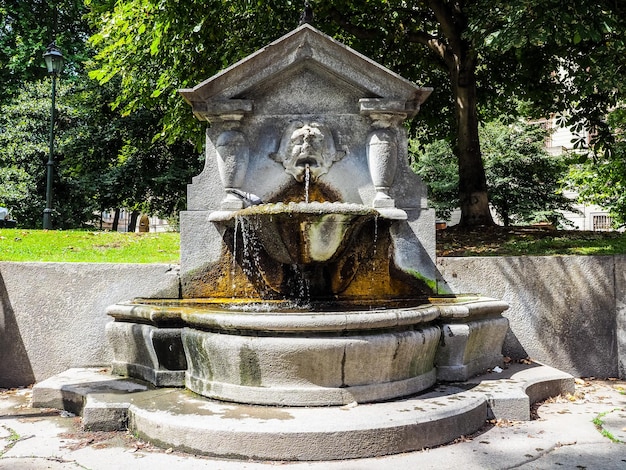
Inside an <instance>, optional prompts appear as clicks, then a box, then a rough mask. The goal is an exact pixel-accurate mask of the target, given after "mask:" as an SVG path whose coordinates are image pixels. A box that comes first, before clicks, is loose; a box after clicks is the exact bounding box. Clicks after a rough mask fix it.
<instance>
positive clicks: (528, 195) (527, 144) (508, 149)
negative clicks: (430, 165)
mask: <svg viewBox="0 0 626 470" xmlns="http://www.w3.org/2000/svg"><path fill="white" fill-rule="evenodd" d="M481 137H482V139H481V142H482V144H481V145H482V151H483V156H484V159H485V171H486V174H487V186H488V188H489V195H490V202H491V205H492V206H493V208H494V209H495V211H496V213H497V214H498V217H499V218H500V219H501V220H502V222H503V224H504V225H505V226H508V225H510V224H511V223H518V224H519V223H532V222H542V221H546V220H547V221H549V222H551V223H552V224H553V225H555V226H556V225H558V224H559V223H562V222H564V218H563V217H562V215H561V213H560V211H563V210H567V211H573V210H574V208H573V203H572V201H571V200H570V199H568V198H566V197H565V196H564V195H563V193H562V187H563V186H564V179H565V176H566V175H567V171H568V167H569V162H568V161H567V160H566V159H565V158H564V157H563V156H560V155H549V154H548V153H547V152H546V151H545V149H544V141H545V138H546V137H547V134H546V131H545V130H544V129H543V128H542V127H541V126H539V125H533V124H526V123H521V122H520V123H517V124H515V125H512V126H506V125H503V124H502V123H501V122H499V121H493V122H490V123H487V124H485V125H484V126H483V127H482V129H481Z"/></svg>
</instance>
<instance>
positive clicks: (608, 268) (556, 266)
mask: <svg viewBox="0 0 626 470" xmlns="http://www.w3.org/2000/svg"><path fill="white" fill-rule="evenodd" d="M437 266H438V268H439V270H440V271H441V274H442V275H443V277H444V279H445V280H446V282H447V283H448V285H449V286H450V288H451V289H452V290H453V291H454V292H457V293H460V292H480V293H481V294H483V295H486V296H489V297H494V298H498V299H502V300H504V301H506V302H508V303H509V304H510V305H511V308H510V309H509V310H508V311H507V312H505V314H504V315H505V316H506V317H507V318H508V320H509V323H510V331H509V334H508V335H507V338H506V340H505V345H504V353H505V355H509V356H512V357H516V358H520V357H526V356H530V357H531V358H532V359H534V360H537V361H540V362H542V363H545V364H548V365H550V366H552V367H556V368H558V369H560V370H563V371H566V372H569V373H571V374H574V375H577V376H598V377H614V376H617V375H618V373H619V369H618V352H619V353H620V357H621V358H620V359H619V362H620V363H622V364H623V363H624V350H623V349H621V350H618V344H619V343H618V340H617V338H618V335H619V337H621V338H624V336H623V335H624V330H623V316H624V309H623V305H624V292H625V291H624V288H623V285H624V284H623V281H624V275H623V271H624V270H623V267H624V258H623V257H612V256H553V257H550V256H545V257H536V256H523V257H522V256H520V257H489V258H480V257H476V258H440V259H439V260H438V261H437ZM616 279H617V285H616ZM616 295H617V297H616ZM616 301H617V306H618V308H617V311H616ZM616 319H621V322H622V326H620V330H619V333H618V332H617V331H616ZM619 321H620V320H618V322H619ZM621 344H622V346H621V347H622V348H623V344H624V343H623V342H622V343H621Z"/></svg>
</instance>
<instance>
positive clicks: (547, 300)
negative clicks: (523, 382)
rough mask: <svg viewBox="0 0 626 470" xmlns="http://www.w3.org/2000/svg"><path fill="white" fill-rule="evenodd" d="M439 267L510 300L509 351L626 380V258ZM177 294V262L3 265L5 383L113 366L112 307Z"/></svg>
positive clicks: (452, 262)
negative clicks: (72, 369) (109, 324)
mask: <svg viewBox="0 0 626 470" xmlns="http://www.w3.org/2000/svg"><path fill="white" fill-rule="evenodd" d="M437 267H438V268H439V270H440V272H441V274H442V276H443V279H445V280H446V282H447V283H448V285H449V286H450V287H451V288H452V290H453V291H454V292H456V293H480V294H482V295H486V296H490V297H494V298H497V299H502V300H505V301H507V302H509V303H510V304H511V308H510V309H509V310H508V311H507V312H505V316H507V318H509V321H510V332H509V335H508V336H507V339H506V341H505V350H504V352H505V354H507V355H510V356H512V357H526V356H530V357H531V358H533V359H535V360H538V361H540V362H543V363H546V364H548V365H551V366H553V367H556V368H558V369H561V370H563V371H565V372H569V373H571V374H573V375H576V376H597V377H616V376H620V377H622V378H624V377H626V269H625V268H626V256H589V257H578V256H563V257H493V258H440V259H439V260H438V261H437ZM178 293H179V276H178V269H177V267H176V266H171V265H160V264H157V265H140V264H87V263H8V262H0V299H1V303H0V387H13V386H18V385H28V384H31V383H33V382H36V381H41V380H43V379H46V378H48V377H50V376H52V375H54V374H56V373H58V372H61V371H64V370H66V369H68V368H70V367H78V366H94V365H95V366H100V365H108V364H109V363H110V361H111V352H110V350H109V348H108V346H107V344H106V339H105V325H106V323H107V322H108V321H109V318H108V317H107V315H106V314H105V309H106V307H107V306H109V305H111V304H114V303H116V302H120V301H124V300H130V299H132V298H134V297H165V298H175V297H178Z"/></svg>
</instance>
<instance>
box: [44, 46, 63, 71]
mask: <svg viewBox="0 0 626 470" xmlns="http://www.w3.org/2000/svg"><path fill="white" fill-rule="evenodd" d="M43 58H44V60H45V61H46V67H47V68H48V73H49V74H51V75H58V74H60V73H61V70H63V60H64V58H63V54H61V51H60V50H59V48H58V47H57V46H56V44H55V43H54V42H52V43H50V44H49V45H48V48H47V49H46V53H45V54H44V55H43Z"/></svg>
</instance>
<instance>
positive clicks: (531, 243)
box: [437, 226, 626, 256]
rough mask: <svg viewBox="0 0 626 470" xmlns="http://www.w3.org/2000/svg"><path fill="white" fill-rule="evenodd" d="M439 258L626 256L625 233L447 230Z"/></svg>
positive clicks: (440, 243) (440, 240)
mask: <svg viewBox="0 0 626 470" xmlns="http://www.w3.org/2000/svg"><path fill="white" fill-rule="evenodd" d="M437 236H438V237H437V238H438V239H437V254H438V256H550V255H583V256H589V255H617V254H626V234H624V233H619V232H589V231H581V230H543V229H532V228H530V227H510V228H506V227H497V226H496V227H481V228H475V229H471V230H461V229H456V228H448V229H446V230H443V231H439V232H438V233H437Z"/></svg>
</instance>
